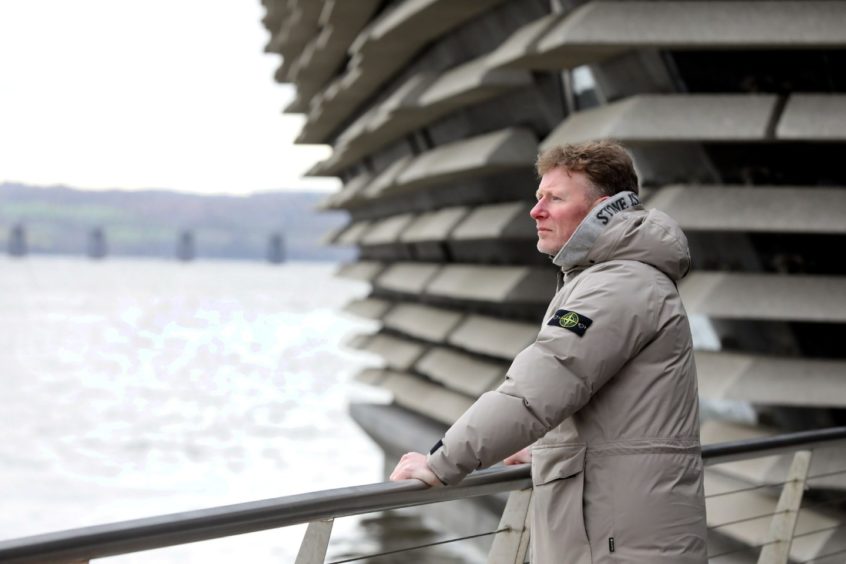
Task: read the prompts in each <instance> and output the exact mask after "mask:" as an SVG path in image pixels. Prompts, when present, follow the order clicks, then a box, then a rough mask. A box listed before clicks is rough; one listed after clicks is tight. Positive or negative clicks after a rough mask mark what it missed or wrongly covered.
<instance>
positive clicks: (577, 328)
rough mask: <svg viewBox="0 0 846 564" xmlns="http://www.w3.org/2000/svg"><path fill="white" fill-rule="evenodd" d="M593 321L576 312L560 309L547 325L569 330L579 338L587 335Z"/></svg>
mask: <svg viewBox="0 0 846 564" xmlns="http://www.w3.org/2000/svg"><path fill="white" fill-rule="evenodd" d="M591 323H593V320H592V319H590V318H589V317H585V316H584V315H581V314H579V313H576V312H575V311H568V310H566V309H559V310H558V311H556V312H555V315H553V316H552V319H550V320H549V321H548V322H547V325H552V326H553V327H563V328H564V329H569V330H570V331H572V332H573V333H575V334H576V335H578V336H579V337H581V336H582V335H584V334H585V331H587V330H588V327H590V325H591Z"/></svg>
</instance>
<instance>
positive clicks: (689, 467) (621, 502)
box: [391, 141, 707, 564]
mask: <svg viewBox="0 0 846 564" xmlns="http://www.w3.org/2000/svg"><path fill="white" fill-rule="evenodd" d="M537 170H538V174H539V175H540V176H541V182H540V186H539V187H538V190H537V204H536V205H535V206H534V208H533V209H532V211H531V216H532V218H533V219H534V220H535V222H536V224H537V231H538V244H537V247H538V250H539V251H540V252H542V253H546V254H549V255H551V256H552V257H553V262H554V263H555V264H556V265H557V266H558V267H560V269H561V284H560V285H559V289H558V291H557V292H556V294H555V297H554V298H553V299H552V302H551V303H550V305H549V308H548V310H547V312H546V315H545V317H544V319H543V325H542V326H541V329H540V333H539V334H538V337H537V340H536V341H535V342H534V343H533V344H531V345H529V346H528V347H527V348H526V349H524V350H523V351H522V352H521V353H520V354H518V355H517V357H516V358H515V359H514V362H513V363H512V365H511V367H510V368H509V370H508V373H507V375H506V379H505V382H504V383H503V384H502V385H501V386H500V387H499V388H498V389H497V390H496V391H493V392H488V393H485V394H483V395H482V396H481V397H480V398H479V399H478V400H477V401H476V403H475V404H473V406H471V407H470V409H468V410H467V412H466V413H465V414H464V415H462V416H461V417H460V418H459V419H458V421H456V422H455V424H454V425H453V426H452V427H451V428H450V429H449V430H448V431H447V432H446V434H445V436H444V438H443V439H442V440H441V441H439V442H438V444H437V445H435V447H434V448H433V449H432V451H431V452H430V454H429V456H428V457H426V456H424V455H422V454H419V453H409V454H406V455H405V456H403V458H402V459H401V460H400V463H399V464H398V465H397V467H396V469H395V470H394V472H393V474H392V475H391V479H392V480H401V479H407V478H417V479H420V480H422V481H424V482H426V483H428V484H431V485H441V484H455V483H456V482H458V481H460V480H461V479H462V478H463V477H464V476H465V475H467V474H468V473H469V472H471V471H473V470H476V469H478V468H483V467H486V466H489V465H491V464H494V463H495V462H497V461H499V460H502V459H503V458H504V457H506V456H508V455H509V454H511V453H514V452H515V451H518V450H520V449H523V448H524V447H526V446H527V445H530V444H532V443H535V441H537V442H536V443H535V444H534V445H533V447H532V449H531V461H532V481H533V483H534V498H533V514H532V533H531V535H532V555H533V562H535V563H536V564H562V563H563V564H569V563H574V564H587V563H597V564H607V563H612V562H613V563H626V564H639V563H642V564H703V563H705V562H706V561H707V556H706V548H705V533H706V527H705V507H704V499H703V488H702V458H701V453H700V445H699V410H698V398H697V386H696V373H695V367H694V363H693V353H692V343H691V336H690V328H689V326H688V321H687V315H686V313H685V311H684V308H683V306H682V303H681V300H680V298H679V294H678V291H677V290H676V282H677V281H678V280H680V279H681V278H682V277H683V276H684V275H685V274H686V273H687V271H688V268H689V266H690V256H689V251H688V247H687V240H686V238H685V236H684V234H683V233H682V231H681V229H680V228H679V226H678V225H677V224H676V223H675V222H674V221H673V220H672V219H671V218H670V217H669V216H667V215H666V214H664V213H662V212H660V211H658V210H650V211H645V210H643V208H642V207H641V206H640V204H639V200H638V197H637V191H638V179H637V174H636V173H635V170H634V166H633V164H632V161H631V158H630V157H629V155H628V153H626V151H625V150H624V149H623V148H622V147H621V146H620V145H618V144H616V143H613V142H608V141H602V142H590V143H583V144H578V145H567V146H564V147H556V148H553V149H550V150H548V151H546V152H545V153H543V154H541V155H540V157H539V158H538V162H537ZM538 439H540V440H538ZM528 460H529V454H528V452H527V451H520V452H518V453H517V454H516V455H512V456H510V457H508V458H507V459H506V463H519V462H527V461H528Z"/></svg>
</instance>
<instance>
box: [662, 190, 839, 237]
mask: <svg viewBox="0 0 846 564" xmlns="http://www.w3.org/2000/svg"><path fill="white" fill-rule="evenodd" d="M648 207H651V208H657V209H660V210H663V211H665V212H667V213H668V214H670V215H671V216H672V217H673V218H674V219H676V221H678V222H679V224H680V225H681V226H682V228H684V229H685V230H691V231H697V230H701V231H734V232H738V231H739V232H751V233H756V232H760V233H830V234H846V221H844V218H846V189H844V188H835V187H832V188H812V187H765V186H755V187H751V186H692V185H688V186H666V187H664V188H661V189H659V190H657V191H656V192H655V193H654V195H653V196H652V197H650V199H649V202H648Z"/></svg>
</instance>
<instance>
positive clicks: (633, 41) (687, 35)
mask: <svg viewBox="0 0 846 564" xmlns="http://www.w3.org/2000/svg"><path fill="white" fill-rule="evenodd" d="M843 21H846V5H844V4H843V3H842V2H830V1H824V0H823V1H812V0H807V1H798V0H794V1H777V0H776V1H759V0H752V1H733V0H717V1H713V0H711V1H696V2H691V1H616V2H589V3H585V4H583V5H582V6H580V7H579V8H577V9H575V10H573V11H572V12H571V13H569V14H566V15H565V16H564V17H563V18H562V19H561V20H560V21H558V22H556V23H555V24H554V25H552V26H551V28H550V29H548V30H546V31H545V32H543V36H542V37H541V38H532V39H533V40H530V41H526V42H523V43H521V44H515V46H514V48H512V54H511V55H510V57H508V59H509V62H510V65H512V66H519V67H521V68H531V69H535V70H556V69H565V68H573V67H576V66H579V65H583V64H587V63H592V62H596V61H599V60H601V59H604V58H607V57H610V56H613V55H616V54H619V53H622V52H625V51H630V50H634V49H655V48H657V49H675V50H684V49H699V50H701V49H807V48H843V47H846V37H844V34H843V27H842V25H841V24H842V22H843ZM515 43H516V41H515ZM520 48H522V53H519V50H520ZM514 51H517V52H516V53H515V52H514Z"/></svg>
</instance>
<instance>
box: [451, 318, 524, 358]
mask: <svg viewBox="0 0 846 564" xmlns="http://www.w3.org/2000/svg"><path fill="white" fill-rule="evenodd" d="M537 336H538V326H537V325H535V324H534V323H524V322H521V321H508V320H505V319H498V318H496V317H488V316H485V315H468V316H467V318H466V319H465V320H464V321H463V322H461V324H460V325H459V326H458V327H457V328H456V329H455V331H453V332H452V334H451V335H450V336H449V339H448V341H449V343H450V344H451V345H454V346H456V347H459V348H462V349H466V350H468V351H472V352H476V353H480V354H485V355H489V356H493V357H497V358H502V359H505V360H509V361H510V360H511V359H513V358H514V357H515V356H516V355H517V353H519V352H520V351H521V350H523V349H524V348H526V347H527V346H528V345H530V344H531V343H532V342H533V341H534V340H535V337H537Z"/></svg>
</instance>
